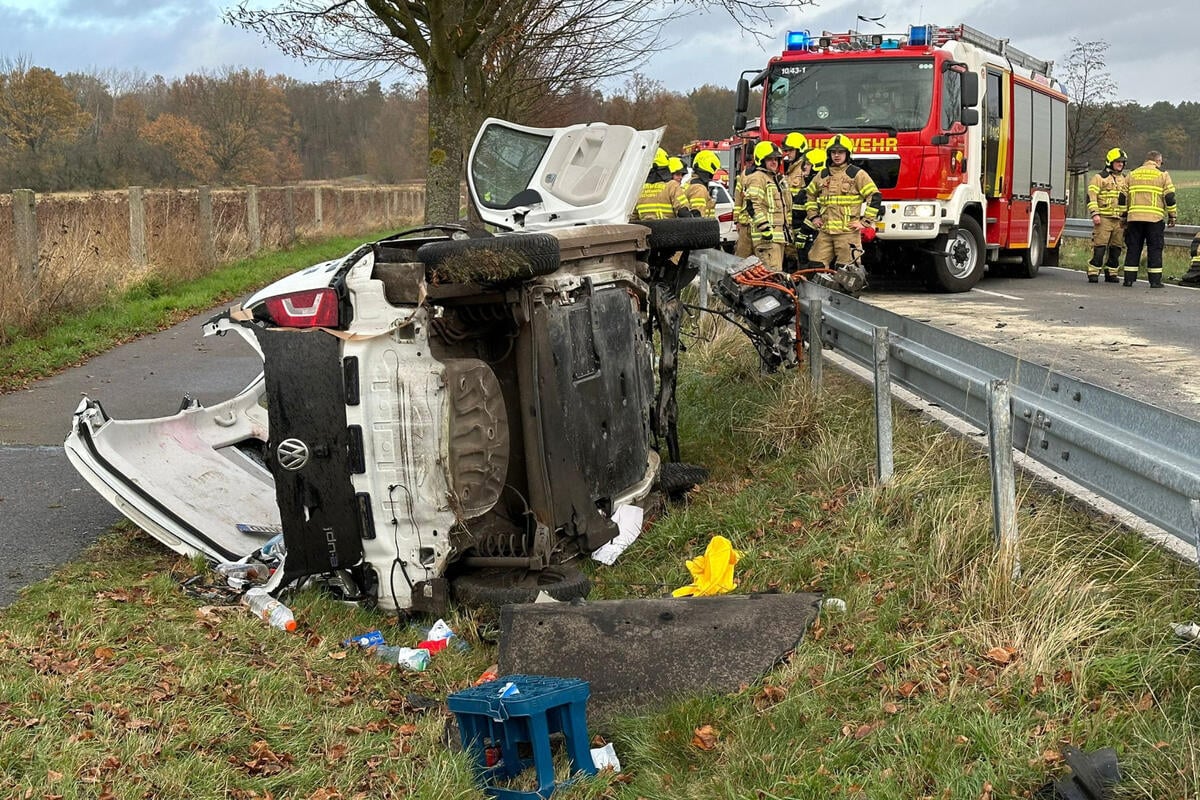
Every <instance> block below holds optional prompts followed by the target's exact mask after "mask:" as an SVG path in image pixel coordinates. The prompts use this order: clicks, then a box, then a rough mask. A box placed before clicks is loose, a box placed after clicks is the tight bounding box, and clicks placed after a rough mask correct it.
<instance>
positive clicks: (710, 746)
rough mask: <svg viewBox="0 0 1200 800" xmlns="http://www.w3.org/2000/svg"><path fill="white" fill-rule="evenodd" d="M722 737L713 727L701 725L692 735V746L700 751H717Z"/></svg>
mask: <svg viewBox="0 0 1200 800" xmlns="http://www.w3.org/2000/svg"><path fill="white" fill-rule="evenodd" d="M720 736H721V734H720V732H719V731H717V730H716V729H715V728H714V727H713V726H712V725H701V726H700V727H699V728H696V730H695V731H694V732H693V734H692V746H693V747H695V748H697V749H699V750H715V749H716V747H717V742H718V740H719V739H720Z"/></svg>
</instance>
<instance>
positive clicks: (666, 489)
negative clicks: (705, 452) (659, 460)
mask: <svg viewBox="0 0 1200 800" xmlns="http://www.w3.org/2000/svg"><path fill="white" fill-rule="evenodd" d="M706 480H708V470H706V469H705V468H704V467H700V466H697V465H695V464H684V463H682V462H679V461H665V462H663V464H662V466H661V467H659V470H658V488H659V489H660V490H662V492H663V493H664V494H666V495H667V496H668V497H671V498H676V497H679V496H681V495H684V494H687V493H688V492H689V491H691V489H692V488H693V487H696V486H699V485H700V484H702V483H704V482H705V481H706Z"/></svg>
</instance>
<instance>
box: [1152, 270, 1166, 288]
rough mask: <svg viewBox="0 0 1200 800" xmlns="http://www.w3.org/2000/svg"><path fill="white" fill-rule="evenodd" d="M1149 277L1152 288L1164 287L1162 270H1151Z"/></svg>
mask: <svg viewBox="0 0 1200 800" xmlns="http://www.w3.org/2000/svg"><path fill="white" fill-rule="evenodd" d="M1149 278H1150V288H1151V289H1161V288H1163V282H1162V273H1161V272H1151V273H1149Z"/></svg>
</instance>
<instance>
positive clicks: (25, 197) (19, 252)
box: [12, 189, 38, 285]
mask: <svg viewBox="0 0 1200 800" xmlns="http://www.w3.org/2000/svg"><path fill="white" fill-rule="evenodd" d="M35 202H36V201H35V199H34V195H33V190H32V189H14V190H13V193H12V214H13V255H15V256H16V259H17V274H19V275H20V276H21V278H22V279H23V280H24V281H25V282H26V283H28V284H30V285H33V284H34V283H36V282H37V278H38V232H37V210H36V209H35Z"/></svg>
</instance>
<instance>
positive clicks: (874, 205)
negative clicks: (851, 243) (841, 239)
mask: <svg viewBox="0 0 1200 800" xmlns="http://www.w3.org/2000/svg"><path fill="white" fill-rule="evenodd" d="M807 198H808V201H807V202H806V203H805V211H806V213H807V215H808V219H809V220H810V221H812V220H815V219H817V218H818V217H820V218H821V219H823V220H824V224H823V225H822V226H821V230H823V231H825V232H826V233H847V232H848V231H851V230H853V229H852V228H851V227H850V223H851V222H853V221H854V220H856V219H859V218H860V217H861V218H863V219H865V220H867V221H869V222H874V221H875V220H876V219H878V217H879V212H880V209H881V208H882V205H883V195H882V194H880V192H879V189H878V188H877V187H876V186H875V181H873V180H871V176H870V175H868V174H867V171H866V170H864V169H859V168H858V167H856V166H854V165H853V164H843V165H842V166H840V167H835V166H826V167H825V169H823V170H821V172H820V173H819V174H818V175H817V177H816V178H814V179H813V180H812V182H811V183H809V184H808V190H807ZM864 203H865V204H866V208H865V209H864V208H863V204H864Z"/></svg>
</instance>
